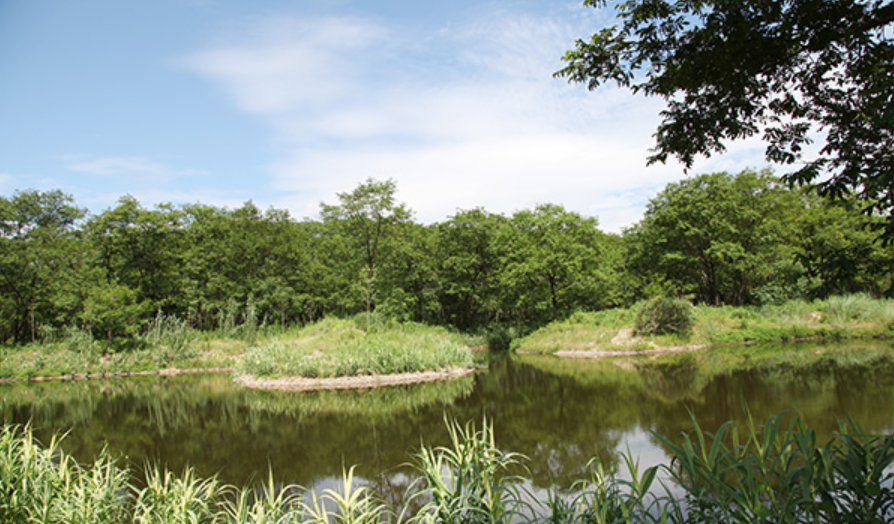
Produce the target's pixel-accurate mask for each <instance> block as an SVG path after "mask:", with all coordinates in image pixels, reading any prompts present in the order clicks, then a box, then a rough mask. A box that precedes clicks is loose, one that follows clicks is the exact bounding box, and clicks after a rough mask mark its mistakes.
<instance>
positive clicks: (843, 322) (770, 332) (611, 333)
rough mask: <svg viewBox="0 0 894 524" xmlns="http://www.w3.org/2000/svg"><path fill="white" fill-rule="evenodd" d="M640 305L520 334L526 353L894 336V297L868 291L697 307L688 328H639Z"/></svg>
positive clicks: (606, 353)
mask: <svg viewBox="0 0 894 524" xmlns="http://www.w3.org/2000/svg"><path fill="white" fill-rule="evenodd" d="M637 312H638V310H637V307H633V308H629V309H612V310H606V311H600V312H595V313H576V314H574V315H572V316H571V317H569V318H568V319H565V320H562V321H558V322H553V323H551V324H549V325H547V326H544V327H542V328H540V329H538V330H537V331H535V332H533V333H531V334H530V335H528V336H526V337H523V338H520V339H517V340H514V341H513V343H512V346H511V349H512V350H513V351H515V352H517V353H521V354H553V355H556V356H562V357H580V358H583V357H588V358H605V357H618V356H627V355H655V354H663V353H679V352H689V351H697V350H700V349H703V348H706V347H711V346H726V345H738V344H756V343H770V342H798V341H809V340H815V341H823V340H849V339H889V338H894V301H891V300H876V299H870V298H866V297H862V296H849V297H833V298H830V299H829V300H824V301H814V302H804V301H792V302H787V303H785V304H782V305H774V306H763V307H756V306H755V307H737V308H734V307H708V306H697V307H695V308H694V320H695V323H694V326H693V328H692V329H691V330H690V331H689V332H687V333H684V334H668V335H643V334H639V333H637V332H636V329H635V327H634V326H635V323H636V316H637Z"/></svg>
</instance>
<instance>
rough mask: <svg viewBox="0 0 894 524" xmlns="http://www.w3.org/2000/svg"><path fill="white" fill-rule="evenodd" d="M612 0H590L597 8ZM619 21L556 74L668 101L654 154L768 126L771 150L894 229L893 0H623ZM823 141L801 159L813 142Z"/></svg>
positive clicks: (891, 232)
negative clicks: (885, 216) (881, 215)
mask: <svg viewBox="0 0 894 524" xmlns="http://www.w3.org/2000/svg"><path fill="white" fill-rule="evenodd" d="M608 3H609V2H608V1H607V0H585V4H586V5H589V6H593V7H601V6H606V5H607V4H608ZM616 9H617V16H618V18H619V21H620V26H614V27H611V28H607V29H603V30H601V31H600V32H598V33H596V34H595V35H593V36H592V37H591V38H590V39H589V40H587V41H585V40H578V41H577V43H576V48H575V49H574V50H571V51H568V52H567V53H566V55H565V57H564V60H565V62H566V63H567V65H566V67H565V68H563V69H562V70H560V71H559V72H557V73H556V75H557V76H559V77H564V78H567V79H569V81H572V82H579V83H586V84H587V86H588V88H589V89H591V90H593V89H596V88H597V87H598V86H600V85H602V84H603V83H605V82H608V81H614V82H616V83H617V84H619V85H620V86H622V87H627V88H630V89H632V90H633V92H635V93H638V92H642V93H644V94H645V95H647V96H659V97H661V98H663V99H664V100H666V101H667V108H666V109H665V110H664V111H663V112H662V114H661V115H662V117H663V121H662V123H661V124H660V125H659V127H658V130H657V133H656V134H655V137H656V146H655V149H654V150H653V154H652V156H651V157H650V158H649V162H650V163H652V162H664V161H666V160H667V158H668V157H669V156H675V157H677V158H678V159H679V160H680V161H681V162H683V164H684V165H686V166H687V167H690V166H691V165H692V163H693V160H694V158H695V157H696V156H701V155H704V156H710V155H711V154H712V153H722V152H723V151H724V150H725V147H726V146H725V144H726V143H728V142H729V141H731V140H735V139H740V138H745V137H750V136H754V135H757V134H759V133H760V134H762V138H763V140H764V141H765V142H766V143H767V148H766V156H767V159H768V160H770V161H772V162H776V163H781V164H795V163H801V162H803V164H802V165H801V167H799V168H798V169H796V170H795V171H793V172H791V173H789V174H788V175H786V179H787V180H788V181H790V182H795V183H801V184H806V183H811V182H817V183H818V185H819V187H820V189H821V190H822V192H823V193H826V194H831V195H834V196H843V195H845V194H847V193H849V192H855V193H856V194H858V195H859V197H860V198H861V199H862V200H863V201H864V202H865V204H866V205H867V206H868V209H869V210H882V211H885V212H888V213H889V220H888V222H887V236H888V238H894V218H892V217H891V215H890V212H891V210H892V209H894V104H892V98H894V41H892V37H891V34H890V30H891V27H892V23H894V2H892V1H891V0H775V1H771V0H679V1H670V0H627V1H624V2H620V3H616ZM818 136H821V137H823V138H822V141H823V146H822V147H821V148H820V149H819V152H818V153H816V154H815V157H813V158H804V157H805V156H806V155H805V146H807V145H808V144H809V143H810V142H811V141H812V140H813V138H814V137H818Z"/></svg>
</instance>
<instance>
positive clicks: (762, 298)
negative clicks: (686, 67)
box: [0, 170, 894, 344]
mask: <svg viewBox="0 0 894 524" xmlns="http://www.w3.org/2000/svg"><path fill="white" fill-rule="evenodd" d="M397 191H398V188H397V186H396V183H395V182H394V181H393V180H386V181H380V180H375V179H367V180H366V181H364V182H362V183H361V184H359V185H358V186H357V187H356V188H355V189H354V190H353V191H351V192H347V193H340V194H338V195H337V201H336V202H333V203H328V204H327V203H322V204H321V205H320V212H319V217H318V218H315V219H303V220H299V219H296V218H294V217H292V216H290V214H289V212H288V211H286V210H283V209H275V208H270V209H267V210H262V209H259V208H258V206H256V205H255V204H254V203H252V202H250V201H249V202H246V203H245V204H244V205H242V206H241V207H239V208H237V209H227V208H218V207H214V206H210V205H205V204H200V203H196V204H188V205H172V204H158V205H155V207H152V208H149V207H146V206H144V205H143V204H142V203H140V202H138V201H137V200H136V199H135V198H134V197H132V196H130V195H126V196H123V197H121V198H120V199H119V200H118V202H117V204H116V205H115V206H114V207H111V208H109V209H106V210H105V211H102V212H101V213H99V214H90V213H89V212H88V211H87V210H86V209H83V208H81V207H79V206H78V205H77V204H76V202H75V201H74V199H73V197H71V196H70V195H67V194H65V193H63V192H62V191H58V190H54V191H35V190H23V191H18V192H16V193H15V194H13V195H12V196H10V197H5V196H0V246H2V248H0V342H3V343H13V344H27V343H33V342H39V341H42V340H46V339H48V338H52V337H56V336H59V335H60V334H63V333H66V332H68V331H71V330H80V331H85V332H89V333H90V334H92V336H93V337H95V338H97V339H99V340H104V339H108V340H109V341H111V340H112V339H119V338H126V337H130V336H133V335H135V334H137V333H139V332H141V330H143V329H145V328H146V326H147V325H149V323H150V322H151V321H152V320H153V319H156V318H159V317H160V316H164V317H166V318H177V319H179V320H180V321H183V322H187V323H188V324H189V325H190V326H191V327H193V328H195V329H200V330H214V329H221V328H224V327H225V326H226V325H227V324H233V323H240V322H246V321H251V322H253V323H256V324H258V325H268V326H269V325H279V326H283V327H286V326H292V325H301V324H306V323H310V322H314V321H317V320H319V319H321V318H323V317H326V316H342V317H344V316H351V315H357V314H361V313H367V314H369V313H371V312H375V313H376V314H378V315H381V316H385V317H388V318H395V319H398V320H413V321H417V322H424V323H428V324H436V325H443V326H449V327H452V328H455V329H457V330H460V331H467V332H469V331H475V330H479V329H484V328H485V327H486V326H493V325H513V326H525V327H527V328H534V327H537V326H540V325H543V324H545V323H548V322H551V321H554V320H560V319H563V318H567V317H568V316H569V315H571V314H573V313H575V312H581V311H600V310H605V309H610V308H616V307H627V306H630V305H632V304H634V303H636V302H638V301H641V300H645V299H648V298H650V297H654V296H659V295H667V296H674V297H682V298H686V299H688V300H691V301H692V302H694V303H697V304H706V305H717V306H720V305H735V306H742V305H766V304H774V303H779V302H782V301H785V300H791V299H804V300H813V299H823V298H827V297H829V296H832V295H837V294H846V293H848V294H852V293H863V294H866V295H868V296H872V297H891V296H892V291H894V289H892V288H894V280H892V275H894V271H892V269H894V267H892V266H894V253H892V246H891V245H890V244H888V243H886V242H884V241H883V237H882V236H881V233H882V231H883V229H884V225H885V217H884V216H883V215H881V214H867V213H865V212H864V211H863V206H862V205H861V204H860V203H858V202H855V201H853V200H850V199H848V198H844V199H842V198H838V199H831V198H830V197H826V196H820V195H819V194H817V192H816V191H815V190H814V189H812V188H811V187H800V188H792V187H790V186H789V185H787V184H784V183H782V182H781V181H780V179H779V178H777V177H776V176H774V175H773V174H772V173H771V172H769V171H767V170H764V171H753V170H746V171H743V172H740V173H738V174H730V173H713V174H703V175H697V176H689V177H686V178H683V179H682V180H680V181H678V182H674V183H671V184H668V185H667V186H666V187H665V188H664V189H663V190H662V191H661V192H659V193H658V194H657V195H656V196H655V197H653V198H652V199H651V200H650V201H649V203H648V206H647V209H646V212H645V214H644V217H643V218H642V220H641V221H640V222H639V223H637V224H635V225H633V226H632V227H630V228H628V229H626V230H625V231H624V232H623V233H622V234H613V233H606V232H603V231H601V230H600V229H599V223H598V220H597V218H595V217H586V216H582V215H580V214H579V213H576V212H574V211H572V210H568V209H565V208H564V207H562V206H561V205H557V204H541V205H537V206H536V207H534V208H533V209H522V210H518V211H516V212H514V213H512V214H511V215H509V216H507V215H504V214H498V213H492V212H489V211H487V210H485V209H482V208H474V209H466V210H457V212H456V213H455V214H454V215H453V216H450V217H449V218H447V219H446V220H445V221H443V222H439V223H434V224H422V223H419V222H418V221H416V220H415V219H414V215H413V211H412V210H411V209H410V208H409V207H407V205H406V204H403V203H400V202H399V201H398V200H397Z"/></svg>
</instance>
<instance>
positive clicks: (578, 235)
mask: <svg viewBox="0 0 894 524" xmlns="http://www.w3.org/2000/svg"><path fill="white" fill-rule="evenodd" d="M602 238H603V234H602V232H601V231H599V229H598V228H597V221H596V219H595V218H585V217H582V216H581V215H579V214H577V213H574V212H572V211H567V210H565V209H564V208H563V207H561V206H558V205H554V204H543V205H539V206H537V207H536V208H535V209H534V210H533V211H531V210H523V211H518V212H516V213H515V214H513V215H512V217H511V218H510V219H509V220H508V222H507V223H506V224H505V225H504V227H502V228H501V229H500V231H499V234H498V237H497V239H496V241H497V245H498V248H497V249H498V252H499V256H500V259H499V260H500V271H499V279H500V284H501V291H502V294H503V302H504V306H505V307H507V308H508V309H510V310H512V311H515V313H516V316H517V317H520V318H522V319H523V320H533V321H535V322H540V321H550V320H554V319H556V318H559V317H561V316H563V315H565V314H568V313H571V312H573V311H574V310H576V309H598V308H600V307H605V305H606V304H604V303H603V302H602V301H603V299H604V298H605V295H606V294H605V293H604V292H603V291H604V290H603V289H602V286H601V285H600V284H601V283H602V281H603V278H602V275H601V271H600V270H601V265H602V264H601V257H600V255H601V251H602V249H601V244H602Z"/></svg>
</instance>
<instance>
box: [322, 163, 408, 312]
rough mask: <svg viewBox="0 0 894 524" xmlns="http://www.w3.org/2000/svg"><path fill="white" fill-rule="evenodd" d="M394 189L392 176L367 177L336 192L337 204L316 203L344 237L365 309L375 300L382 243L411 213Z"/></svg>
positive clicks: (388, 238)
mask: <svg viewBox="0 0 894 524" xmlns="http://www.w3.org/2000/svg"><path fill="white" fill-rule="evenodd" d="M396 191H397V187H396V184H395V182H394V181H393V180H386V181H384V182H380V181H378V180H374V179H372V178H369V179H367V180H366V182H364V183H362V184H360V185H359V186H357V188H356V189H354V191H352V192H350V193H339V194H338V199H339V201H340V204H338V205H327V204H320V215H321V216H322V217H323V222H324V223H325V224H328V225H330V226H331V227H332V228H333V229H334V230H336V231H337V232H338V233H340V234H341V235H343V236H344V238H345V239H347V240H348V242H349V244H350V245H351V247H352V249H353V256H354V257H356V258H355V260H357V261H359V262H360V263H361V267H359V268H357V269H358V274H359V282H360V285H361V288H362V293H363V296H364V302H365V303H366V310H367V313H368V312H370V311H372V310H373V308H374V307H375V303H376V282H377V279H378V275H377V273H378V269H379V267H380V266H381V263H382V258H383V253H387V252H388V248H387V247H386V246H385V244H387V242H388V241H390V240H391V239H392V237H393V236H394V234H395V233H396V232H397V231H398V229H399V226H400V225H401V224H405V223H407V222H409V221H410V219H411V217H412V213H411V212H410V210H409V209H407V207H406V206H404V205H403V204H398V203H396V202H395V200H394V194H395V192H396Z"/></svg>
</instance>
